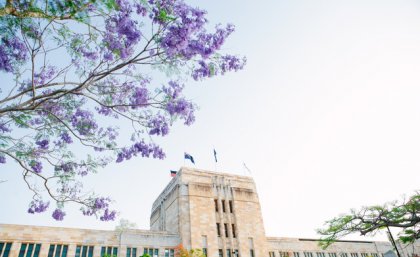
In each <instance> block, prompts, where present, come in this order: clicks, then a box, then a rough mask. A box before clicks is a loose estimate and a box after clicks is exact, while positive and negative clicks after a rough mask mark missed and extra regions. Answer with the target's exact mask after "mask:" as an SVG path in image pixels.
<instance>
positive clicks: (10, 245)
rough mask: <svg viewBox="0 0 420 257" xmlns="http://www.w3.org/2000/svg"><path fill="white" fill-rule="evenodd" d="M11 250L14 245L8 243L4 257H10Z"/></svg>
mask: <svg viewBox="0 0 420 257" xmlns="http://www.w3.org/2000/svg"><path fill="white" fill-rule="evenodd" d="M10 248H12V243H7V244H6V248H5V249H4V253H3V257H9V253H10Z"/></svg>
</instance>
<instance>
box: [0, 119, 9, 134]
mask: <svg viewBox="0 0 420 257" xmlns="http://www.w3.org/2000/svg"><path fill="white" fill-rule="evenodd" d="M11 131H12V130H11V129H10V127H9V125H8V124H7V123H6V122H4V121H2V120H0V133H6V132H11Z"/></svg>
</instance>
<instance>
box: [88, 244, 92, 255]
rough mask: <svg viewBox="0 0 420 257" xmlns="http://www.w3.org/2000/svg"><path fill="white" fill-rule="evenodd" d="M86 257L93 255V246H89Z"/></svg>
mask: <svg viewBox="0 0 420 257" xmlns="http://www.w3.org/2000/svg"><path fill="white" fill-rule="evenodd" d="M88 257H93V246H89V252H88Z"/></svg>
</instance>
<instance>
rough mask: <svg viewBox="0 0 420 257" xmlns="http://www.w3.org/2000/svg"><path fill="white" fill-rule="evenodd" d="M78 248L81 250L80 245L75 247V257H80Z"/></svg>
mask: <svg viewBox="0 0 420 257" xmlns="http://www.w3.org/2000/svg"><path fill="white" fill-rule="evenodd" d="M80 248H82V247H81V246H80V245H78V246H76V254H75V257H80Z"/></svg>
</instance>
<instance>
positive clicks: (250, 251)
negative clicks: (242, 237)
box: [249, 249, 255, 257]
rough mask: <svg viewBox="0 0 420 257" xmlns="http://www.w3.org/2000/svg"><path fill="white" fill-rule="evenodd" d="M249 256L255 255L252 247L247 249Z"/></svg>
mask: <svg viewBox="0 0 420 257" xmlns="http://www.w3.org/2000/svg"><path fill="white" fill-rule="evenodd" d="M249 256H250V257H255V255H254V249H250V250H249Z"/></svg>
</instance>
